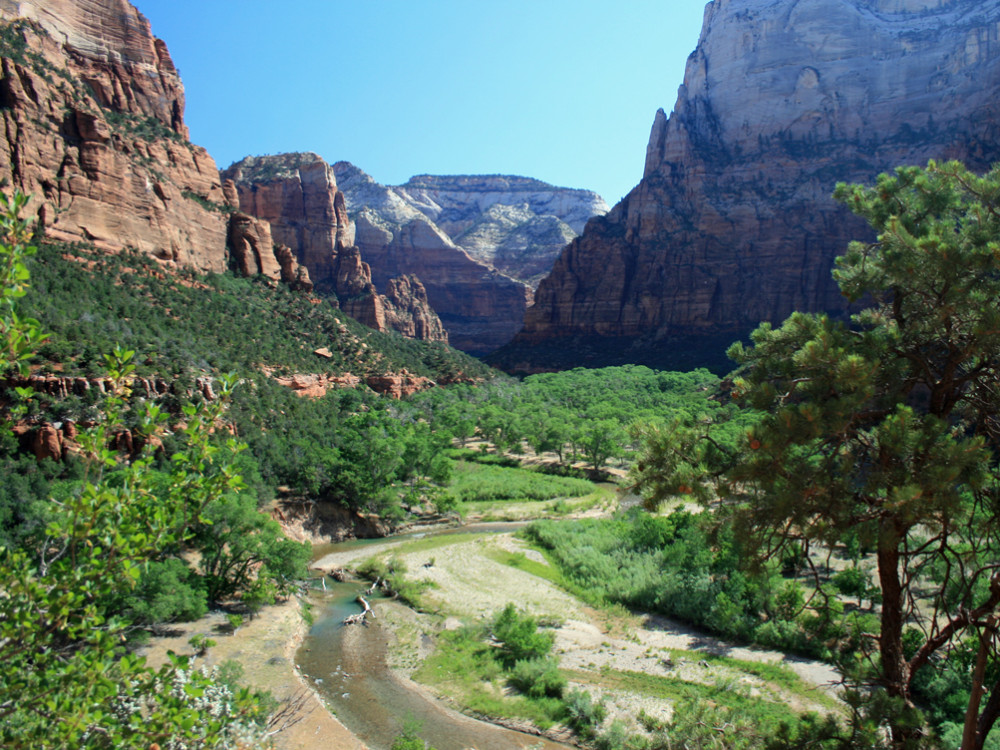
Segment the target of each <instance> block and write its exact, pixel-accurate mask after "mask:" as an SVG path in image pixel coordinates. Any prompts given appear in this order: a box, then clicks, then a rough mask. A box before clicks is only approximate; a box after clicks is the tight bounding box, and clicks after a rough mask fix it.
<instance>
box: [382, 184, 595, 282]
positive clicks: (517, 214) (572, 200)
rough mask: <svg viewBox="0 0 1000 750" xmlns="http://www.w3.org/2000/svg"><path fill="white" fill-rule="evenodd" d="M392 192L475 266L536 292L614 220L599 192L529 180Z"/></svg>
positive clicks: (426, 186) (411, 186) (423, 186)
mask: <svg viewBox="0 0 1000 750" xmlns="http://www.w3.org/2000/svg"><path fill="white" fill-rule="evenodd" d="M393 189H394V190H396V191H397V192H398V193H399V195H400V196H401V197H402V198H403V199H404V200H405V201H406V202H407V203H409V204H410V205H411V206H413V207H414V208H416V209H417V210H418V211H420V212H421V213H422V214H424V216H426V217H427V218H428V219H430V220H431V221H432V222H434V224H435V225H436V226H437V227H438V228H439V229H441V230H442V231H443V232H445V233H446V234H448V235H449V236H450V237H451V238H452V239H453V240H454V242H455V244H457V245H458V246H459V247H461V248H462V249H463V250H465V251H466V252H467V253H468V254H469V255H470V256H471V257H472V258H474V259H476V260H478V261H480V262H482V263H485V264H486V265H489V266H492V267H494V268H496V269H497V270H498V271H501V272H502V273H505V274H507V275H508V276H510V277H511V278H514V279H517V280H519V281H523V282H526V283H527V284H529V285H530V286H531V287H532V288H534V287H536V286H538V282H539V281H541V279H542V277H544V276H545V274H546V273H548V271H549V270H550V269H551V268H552V264H553V262H554V261H555V259H556V258H557V257H558V256H559V253H560V252H561V251H562V249H563V247H565V246H566V244H567V243H568V242H569V241H570V240H572V239H573V238H574V237H576V236H577V235H578V234H580V232H582V231H583V228H584V226H585V225H586V223H587V221H589V220H590V219H591V218H592V217H594V216H600V215H602V214H606V213H607V212H608V205H607V203H605V202H604V199H603V198H601V196H599V195H598V194H597V193H595V192H593V191H590V190H575V189H572V188H560V187H555V186H553V185H549V184H548V183H545V182H542V181H541V180H535V179H532V178H530V177H513V176H508V175H458V176H439V175H419V176H417V177H411V178H410V180H409V181H408V182H407V183H406V184H405V185H400V186H399V187H397V188H393Z"/></svg>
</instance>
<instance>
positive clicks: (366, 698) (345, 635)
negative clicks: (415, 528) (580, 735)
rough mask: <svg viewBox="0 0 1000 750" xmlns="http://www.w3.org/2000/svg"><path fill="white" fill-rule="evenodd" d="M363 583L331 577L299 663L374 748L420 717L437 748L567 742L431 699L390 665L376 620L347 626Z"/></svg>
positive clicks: (320, 551)
mask: <svg viewBox="0 0 1000 750" xmlns="http://www.w3.org/2000/svg"><path fill="white" fill-rule="evenodd" d="M512 528H515V525H512V524H491V525H489V526H488V527H486V526H483V525H480V526H468V527H464V528H461V529H452V530H445V531H436V532H428V533H434V534H438V533H454V532H455V531H479V532H482V531H509V530H511V529H512ZM378 541H385V540H378ZM371 543H372V542H371V541H353V542H345V543H343V544H339V545H329V546H324V547H323V548H317V549H316V552H317V558H319V557H321V556H323V555H327V554H330V553H331V552H337V551H343V550H349V549H357V548H358V547H360V546H364V545H366V544H371ZM363 588H364V586H362V585H361V584H358V583H332V582H330V581H329V579H328V580H327V591H326V592H322V591H318V592H316V593H315V596H314V597H313V601H314V603H315V607H314V609H313V614H314V616H315V624H314V625H313V627H312V628H311V629H310V631H309V635H308V636H307V637H306V639H305V641H304V642H303V644H302V646H301V648H300V649H299V651H298V654H297V655H296V662H297V663H298V666H299V669H300V670H301V672H302V674H303V675H304V676H305V677H306V678H307V679H308V680H309V681H310V682H312V683H314V685H315V688H316V690H317V691H319V692H320V694H322V695H323V697H324V698H325V699H326V700H327V702H328V704H329V706H330V707H331V709H332V710H333V712H334V713H335V714H336V716H337V718H338V719H340V721H341V722H342V723H343V724H344V725H345V726H346V727H347V728H348V729H349V730H351V732H353V733H354V734H355V735H357V736H358V737H359V738H360V739H361V740H362V741H363V742H364V743H365V744H367V745H368V746H369V747H370V748H372V750H388V749H389V747H390V746H391V744H392V741H393V739H394V738H395V737H396V736H397V735H399V734H400V733H401V732H402V731H403V727H404V724H405V723H406V722H410V721H416V722H418V723H420V725H421V728H420V731H419V735H420V736H421V737H422V738H423V739H424V740H426V741H427V742H428V743H429V744H430V745H431V746H432V747H434V748H436V750H465V749H466V748H476V749H477V750H516V749H517V748H544V750H558V749H560V748H566V747H567V746H566V745H560V744H559V743H556V742H551V741H549V740H545V739H543V738H540V737H535V736H532V735H527V734H522V733H520V732H514V731H511V730H508V729H503V728H501V727H497V726H494V725H493V724H488V723H485V722H481V721H476V720H475V719H471V718H469V717H467V716H463V715H462V714H460V713H458V712H457V711H453V710H451V709H448V708H446V707H445V706H443V705H442V704H441V703H439V702H438V701H435V700H433V699H431V698H428V697H427V696H425V695H424V694H423V693H422V692H421V691H420V690H419V688H418V687H417V686H415V685H414V684H413V683H412V682H410V681H409V680H406V679H402V678H399V677H397V676H396V675H395V674H394V673H393V671H392V670H391V669H389V667H388V666H387V664H386V643H387V636H386V633H385V631H384V630H383V629H382V626H381V625H380V624H378V622H377V621H375V622H373V623H371V624H369V626H368V627H361V626H343V625H341V621H342V620H343V619H344V617H346V616H347V615H349V614H353V613H355V612H359V611H361V608H360V606H359V605H358V604H357V603H356V602H355V601H354V599H355V597H356V596H357V595H358V593H360V592H361V590H362V589H363ZM376 601H377V597H376Z"/></svg>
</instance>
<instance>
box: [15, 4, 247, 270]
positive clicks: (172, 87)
mask: <svg viewBox="0 0 1000 750" xmlns="http://www.w3.org/2000/svg"><path fill="white" fill-rule="evenodd" d="M21 13H23V14H25V16H26V17H24V16H21V17H19V14H21ZM0 22H2V23H3V24H4V25H3V28H2V30H0V53H2V56H3V61H2V72H0V116H2V118H3V128H4V133H3V137H0V175H3V177H5V178H6V179H7V181H8V183H9V184H12V185H13V186H14V187H17V188H20V189H21V190H22V191H24V192H27V193H31V194H32V196H33V203H32V206H31V208H32V210H33V211H34V210H39V216H40V218H41V220H42V221H43V222H44V224H45V230H46V232H47V233H48V234H49V235H50V236H52V237H54V238H56V239H63V240H81V241H87V242H92V243H94V244H97V245H99V246H102V247H105V248H107V249H120V248H122V247H134V248H137V249H139V250H141V251H143V252H145V253H148V254H150V255H153V256H155V257H157V258H159V259H161V260H163V261H165V262H173V263H176V264H181V265H188V266H193V267H195V268H197V269H199V270H202V271H221V270H224V269H225V267H226V236H227V231H228V215H227V213H226V212H225V209H224V206H223V203H224V197H223V194H222V187H221V185H220V183H219V178H218V173H217V171H216V167H215V162H214V161H213V160H212V158H211V157H210V156H209V155H208V153H206V152H205V150H204V149H202V148H200V147H198V146H195V145H194V144H192V143H190V141H189V140H188V132H187V128H186V127H185V125H184V120H183V114H184V90H183V87H182V86H181V81H180V78H179V76H178V74H177V71H176V69H175V68H174V65H173V62H172V61H171V59H170V54H169V52H168V51H167V47H166V45H165V44H164V43H163V42H162V41H161V40H159V39H156V38H154V37H153V35H152V33H151V32H150V28H149V22H148V21H147V20H146V19H145V18H144V17H143V16H142V15H141V14H140V13H139V12H138V11H137V10H136V9H135V8H133V7H132V6H131V5H130V4H129V3H127V2H125V0H74V1H73V2H70V0H53V1H52V2H47V3H18V2H12V1H11V0H0Z"/></svg>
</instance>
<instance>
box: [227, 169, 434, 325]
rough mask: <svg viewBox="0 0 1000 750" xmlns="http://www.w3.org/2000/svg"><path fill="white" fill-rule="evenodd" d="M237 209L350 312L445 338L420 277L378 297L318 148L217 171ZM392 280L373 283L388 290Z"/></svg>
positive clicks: (318, 288) (371, 321)
mask: <svg viewBox="0 0 1000 750" xmlns="http://www.w3.org/2000/svg"><path fill="white" fill-rule="evenodd" d="M222 178H223V179H224V180H225V182H226V184H227V185H228V184H232V185H233V186H234V188H235V192H236V199H235V201H236V203H237V204H238V206H239V209H240V211H241V212H243V213H244V214H246V215H249V216H252V217H255V218H256V219H258V220H260V221H261V222H262V223H265V224H267V225H268V226H269V227H270V232H271V235H272V237H273V239H274V241H276V242H277V243H279V248H280V247H281V246H285V247H288V248H290V249H291V252H292V254H293V255H294V256H295V258H296V259H297V262H298V263H299V264H300V265H302V266H305V267H306V268H308V269H309V279H308V281H309V283H311V284H312V285H313V287H314V288H315V290H316V291H317V292H318V293H321V294H324V295H327V296H330V297H331V298H332V299H333V300H334V301H336V303H337V304H338V305H339V307H340V308H341V309H342V310H343V311H344V312H345V313H346V314H347V315H350V316H351V317H352V318H354V319H356V320H358V321H360V322H362V323H364V324H365V325H367V326H369V327H370V328H374V329H376V330H379V331H385V330H395V331H398V332H400V333H402V334H403V335H404V336H409V337H412V338H418V339H423V340H426V341H447V340H448V335H447V333H446V331H445V328H444V326H443V325H442V323H441V321H440V319H438V317H437V315H436V314H435V313H434V311H433V310H432V309H431V308H430V306H429V305H428V302H427V295H426V293H425V292H424V290H423V287H422V286H421V285H420V283H419V281H417V280H416V279H412V278H407V279H404V280H399V281H397V282H396V283H394V284H393V285H392V286H391V288H390V289H389V294H387V295H381V294H379V293H378V292H377V290H376V285H375V284H374V283H372V273H371V268H370V267H369V265H368V263H366V262H364V260H363V259H362V253H361V250H360V249H359V248H358V247H357V246H356V245H355V244H354V227H353V225H352V224H351V222H350V219H349V218H348V214H347V207H346V203H345V201H344V195H343V193H341V192H340V191H339V190H338V189H337V179H336V177H335V176H334V172H333V169H332V168H331V167H330V165H329V164H327V163H326V162H325V161H324V160H323V159H322V158H320V157H319V156H318V155H317V154H313V153H295V154H279V155H276V156H248V157H246V158H244V159H242V160H240V161H238V162H236V163H235V164H233V165H231V166H230V167H229V168H228V169H226V170H225V172H223V174H222ZM389 282H390V280H389V279H386V280H385V281H384V282H381V283H379V284H378V286H379V287H381V288H383V289H385V288H389Z"/></svg>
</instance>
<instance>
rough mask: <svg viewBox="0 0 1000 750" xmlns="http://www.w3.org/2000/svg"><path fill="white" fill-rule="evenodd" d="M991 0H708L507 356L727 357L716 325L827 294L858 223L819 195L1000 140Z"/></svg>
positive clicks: (536, 363)
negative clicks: (682, 58)
mask: <svg viewBox="0 0 1000 750" xmlns="http://www.w3.org/2000/svg"><path fill="white" fill-rule="evenodd" d="M998 94H1000V1H998V0H989V1H988V2H975V3H972V2H965V1H963V0H766V1H764V2H762V1H761V0H714V2H710V3H709V4H708V5H707V6H706V9H705V19H704V25H703V29H702V34H701V38H700V40H699V42H698V46H697V49H696V50H695V51H694V53H693V54H692V55H691V56H690V57H689V59H688V63H687V68H686V71H685V77H684V84H683V85H682V86H681V88H680V91H679V93H678V97H677V102H676V104H675V105H674V109H673V112H672V113H671V114H670V116H669V117H668V116H667V115H666V114H665V113H664V112H663V111H662V110H661V111H659V112H657V114H656V117H655V119H654V123H653V127H652V132H651V134H650V140H649V145H648V148H647V152H646V165H645V170H644V174H643V177H642V180H641V181H640V183H639V184H638V186H637V187H636V188H634V189H633V190H632V191H631V192H630V193H629V194H628V196H626V197H625V198H624V199H623V200H622V201H621V202H620V203H619V204H618V205H616V206H615V207H614V208H613V209H612V210H611V211H610V212H609V213H608V214H607V215H605V216H603V217H598V218H595V219H592V220H591V221H590V222H589V223H588V224H587V227H586V229H585V231H584V232H583V234H582V235H581V236H580V237H579V238H577V239H576V240H574V241H573V242H572V243H571V244H570V245H569V246H568V247H567V248H566V249H565V250H564V251H563V253H562V255H561V256H560V257H559V259H558V260H557V261H556V263H555V265H554V267H553V270H552V272H551V274H550V275H549V276H548V277H547V278H546V279H544V280H543V281H542V282H541V284H540V285H539V287H538V290H537V292H536V294H535V303H534V306H533V307H531V308H530V309H529V310H528V312H527V313H526V317H525V326H524V329H523V330H522V332H521V333H520V334H519V335H518V336H517V338H516V339H515V340H514V341H513V342H512V343H511V344H510V345H509V346H508V347H505V349H503V350H501V351H500V352H498V353H497V355H496V356H495V357H494V358H493V361H494V362H495V363H497V364H499V365H501V366H503V367H505V368H506V369H509V370H527V371H536V370H544V369H551V368H557V367H563V366H567V365H569V364H573V363H576V364H583V363H586V364H591V365H600V364H611V363H616V362H626V361H631V362H641V363H646V364H651V365H654V366H660V367H690V366H694V365H700V364H709V365H712V366H715V367H716V368H717V369H726V367H727V365H726V361H725V359H724V357H723V356H722V352H723V351H724V348H725V342H727V341H731V340H733V339H735V338H738V337H740V336H743V335H745V334H746V333H747V332H748V331H749V330H751V329H752V328H753V327H754V326H756V324H757V323H759V322H760V321H764V320H769V321H774V322H780V321H781V320H782V319H784V318H785V317H786V316H787V315H788V314H789V313H791V312H792V311H794V310H810V311H830V312H833V313H835V314H842V313H843V312H844V301H843V298H842V297H841V296H840V294H839V292H838V289H837V287H836V285H835V284H834V283H833V281H832V279H831V276H830V271H831V268H832V266H833V259H834V258H835V257H836V256H837V255H839V254H840V253H842V252H843V251H844V249H845V248H846V245H847V243H848V242H849V241H850V240H851V239H868V238H870V237H871V235H870V233H869V231H868V229H867V227H866V226H865V225H864V224H863V222H861V221H860V220H858V219H856V218H855V217H853V216H852V215H851V214H850V213H849V212H847V211H846V210H845V209H843V208H842V207H840V206H839V205H837V204H835V203H834V202H833V200H832V199H831V198H830V195H831V193H832V191H833V189H834V186H835V184H836V183H837V182H838V181H846V182H872V181H874V179H875V177H876V176H877V175H878V174H879V173H880V172H883V171H888V170H891V169H892V168H893V167H895V166H897V165H904V164H925V163H926V162H927V160H929V159H937V160H945V159H952V158H954V159H960V160H963V161H965V162H966V163H967V164H968V165H969V166H970V167H971V168H973V169H976V170H985V169H987V168H988V167H989V166H990V165H991V164H992V163H993V162H995V161H997V160H1000V96H998Z"/></svg>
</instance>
